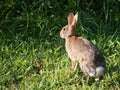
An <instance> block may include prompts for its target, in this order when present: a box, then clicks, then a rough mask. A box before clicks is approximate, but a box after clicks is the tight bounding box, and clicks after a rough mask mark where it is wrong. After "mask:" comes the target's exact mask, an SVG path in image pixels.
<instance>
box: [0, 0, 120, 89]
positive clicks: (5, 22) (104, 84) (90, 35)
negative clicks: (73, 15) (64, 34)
mask: <svg viewBox="0 0 120 90" xmlns="http://www.w3.org/2000/svg"><path fill="white" fill-rule="evenodd" d="M53 1H54V0H53ZM72 1H73V3H72V4H73V5H74V3H75V1H74V0H72ZM2 2H3V3H4V4H3V6H4V8H5V9H3V8H2V9H1V12H2V13H1V16H0V17H2V18H1V22H0V90H17V89H18V90H119V89H120V26H119V25H120V23H119V19H120V18H119V15H118V13H116V14H115V16H114V15H113V14H111V12H110V10H113V12H117V9H116V11H114V9H115V7H114V8H112V9H110V8H109V7H108V6H109V4H107V5H108V6H107V5H106V2H105V4H104V5H105V6H104V8H102V10H103V12H101V13H104V14H95V12H94V9H92V10H93V11H92V10H91V9H90V8H88V9H89V11H90V12H87V9H86V10H79V7H78V8H76V10H78V11H79V23H78V27H77V33H78V34H79V35H81V36H83V37H85V38H87V39H89V40H90V41H91V42H93V43H94V44H95V45H96V46H98V48H100V50H101V51H102V52H103V54H104V57H105V60H106V72H105V74H104V76H103V79H102V80H101V81H100V82H94V81H93V80H92V79H93V78H90V79H89V80H87V78H86V77H85V76H84V74H83V73H82V71H81V70H80V68H79V66H78V68H77V71H76V73H73V72H72V69H71V61H70V59H69V58H68V56H67V53H66V51H65V47H64V44H65V40H63V39H61V38H60V36H59V32H60V30H61V28H62V27H63V26H64V25H65V24H66V23H67V18H66V17H67V14H68V11H70V10H69V9H70V6H69V7H67V4H66V6H64V7H60V6H61V5H62V3H63V2H64V1H63V2H57V1H54V3H57V4H56V5H52V6H50V5H51V4H52V3H51V1H49V2H47V1H46V2H43V1H42V0H41V1H39V2H36V1H34V2H32V3H30V4H29V3H28V2H25V1H24V0H23V2H22V3H21V2H19V1H18V2H14V0H11V1H10V2H4V1H2ZM78 2H79V0H78ZM114 3H115V2H114ZM27 4H28V6H26V5H27ZM69 4H70V3H68V5H69ZM72 4H70V5H72ZM92 4H94V3H93V2H91V5H92ZM42 5H43V6H42ZM89 5H90V4H89ZM0 7H1V6H0ZM16 7H17V9H15V8H16ZM71 8H72V6H71ZM56 9H57V10H58V11H56ZM63 9H64V11H65V10H66V11H67V12H65V13H64V15H63V12H64V11H63ZM107 10H108V11H107ZM72 11H74V10H72ZM43 12H44V13H43ZM91 12H92V13H91ZM16 13H17V15H16ZM48 13H49V14H48Z"/></svg>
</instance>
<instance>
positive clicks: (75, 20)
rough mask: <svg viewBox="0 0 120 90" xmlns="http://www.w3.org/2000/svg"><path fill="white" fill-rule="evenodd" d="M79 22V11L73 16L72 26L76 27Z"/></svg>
mask: <svg viewBox="0 0 120 90" xmlns="http://www.w3.org/2000/svg"><path fill="white" fill-rule="evenodd" d="M77 22H78V12H77V13H76V14H75V15H74V17H73V21H72V26H75V27H76V25H77Z"/></svg>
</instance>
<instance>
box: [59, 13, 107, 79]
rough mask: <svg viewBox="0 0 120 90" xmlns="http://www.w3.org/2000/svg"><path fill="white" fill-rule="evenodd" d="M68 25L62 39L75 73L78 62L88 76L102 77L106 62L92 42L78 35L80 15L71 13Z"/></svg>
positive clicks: (63, 31)
mask: <svg viewBox="0 0 120 90" xmlns="http://www.w3.org/2000/svg"><path fill="white" fill-rule="evenodd" d="M67 19H68V25H66V26H64V27H63V28H62V30H61V31H60V36H61V38H65V41H66V43H65V48H66V51H67V53H68V55H69V57H70V59H71V61H72V69H73V70H74V71H75V70H76V67H77V63H76V62H77V61H78V62H79V64H80V67H81V69H82V71H83V73H84V74H85V75H86V76H93V77H95V76H100V75H102V74H103V72H104V70H105V60H104V57H103V55H102V54H101V52H100V51H99V49H97V48H96V47H95V46H94V45H93V44H92V43H91V42H90V41H88V40H87V39H84V38H83V37H78V36H77V35H76V25H77V21H78V13H76V14H75V15H74V14H73V13H70V14H69V15H68V17H67Z"/></svg>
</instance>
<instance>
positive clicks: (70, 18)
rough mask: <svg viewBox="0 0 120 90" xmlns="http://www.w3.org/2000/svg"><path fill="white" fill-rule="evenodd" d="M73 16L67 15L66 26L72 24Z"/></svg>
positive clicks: (71, 14)
mask: <svg viewBox="0 0 120 90" xmlns="http://www.w3.org/2000/svg"><path fill="white" fill-rule="evenodd" d="M73 18H74V15H73V13H69V15H68V17H67V19H68V25H71V24H72V22H73Z"/></svg>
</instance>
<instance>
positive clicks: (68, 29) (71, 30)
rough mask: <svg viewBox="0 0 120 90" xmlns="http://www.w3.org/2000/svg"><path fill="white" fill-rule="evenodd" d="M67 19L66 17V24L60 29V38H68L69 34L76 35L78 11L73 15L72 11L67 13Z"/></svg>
mask: <svg viewBox="0 0 120 90" xmlns="http://www.w3.org/2000/svg"><path fill="white" fill-rule="evenodd" d="M67 19H68V25H66V26H64V27H63V28H62V30H61V31H60V36H61V38H68V37H70V36H73V35H76V25H77V21H78V12H77V13H76V14H75V15H74V14H73V13H69V15H68V17H67Z"/></svg>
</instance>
